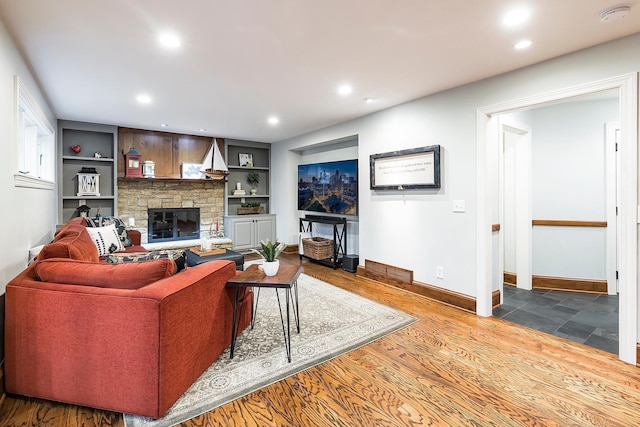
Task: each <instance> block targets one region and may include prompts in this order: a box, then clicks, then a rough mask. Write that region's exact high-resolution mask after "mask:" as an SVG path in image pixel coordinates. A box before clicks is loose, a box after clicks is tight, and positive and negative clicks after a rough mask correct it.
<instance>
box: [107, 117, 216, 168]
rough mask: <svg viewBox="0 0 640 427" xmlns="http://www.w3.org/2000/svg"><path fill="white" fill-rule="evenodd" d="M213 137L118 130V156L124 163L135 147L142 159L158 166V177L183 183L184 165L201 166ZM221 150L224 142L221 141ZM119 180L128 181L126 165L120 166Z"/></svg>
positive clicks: (139, 130)
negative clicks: (122, 178) (181, 180)
mask: <svg viewBox="0 0 640 427" xmlns="http://www.w3.org/2000/svg"><path fill="white" fill-rule="evenodd" d="M212 142H213V138H212V137H210V136H196V135H184V134H176V133H170V132H157V131H149V130H143V129H131V128H119V129H118V155H119V156H120V158H121V159H124V154H125V153H126V152H127V151H129V148H131V147H134V148H135V149H136V150H137V151H139V152H140V154H141V155H142V160H143V161H144V160H151V161H153V162H154V163H155V177H156V178H160V179H181V178H182V170H181V168H182V165H183V164H184V163H201V162H202V160H203V159H204V158H205V156H206V154H207V151H209V148H210V147H211V143H212ZM217 142H218V148H222V147H223V144H224V140H223V139H221V138H217ZM118 176H119V177H124V176H125V171H124V162H121V163H120V164H119V166H118Z"/></svg>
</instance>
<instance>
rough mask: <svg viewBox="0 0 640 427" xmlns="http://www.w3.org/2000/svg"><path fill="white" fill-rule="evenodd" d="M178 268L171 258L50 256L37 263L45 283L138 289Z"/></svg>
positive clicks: (169, 274) (39, 273)
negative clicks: (104, 260) (126, 260)
mask: <svg viewBox="0 0 640 427" xmlns="http://www.w3.org/2000/svg"><path fill="white" fill-rule="evenodd" d="M175 269H176V264H175V263H174V262H173V261H172V260H170V259H168V258H162V259H155V260H153V261H143V262H135V263H127V264H108V263H96V262H90V261H76V260H73V259H68V258H49V259H45V260H42V261H40V262H38V264H36V266H35V271H36V274H37V275H38V277H39V278H40V280H41V281H43V282H51V283H64V284H69V285H85V286H96V287H100V288H115V289H138V288H141V287H143V286H146V285H148V284H151V283H153V282H157V281H158V280H160V279H164V278H165V277H169V276H171V275H172V274H173V273H174V272H175Z"/></svg>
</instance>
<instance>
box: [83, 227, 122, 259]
mask: <svg viewBox="0 0 640 427" xmlns="http://www.w3.org/2000/svg"><path fill="white" fill-rule="evenodd" d="M87 231H88V232H89V236H91V240H93V243H95V244H96V247H97V248H98V255H99V256H105V255H109V254H111V253H114V252H119V251H123V250H124V246H123V244H122V241H121V240H120V236H118V230H116V226H115V225H114V224H111V225H107V226H104V227H87Z"/></svg>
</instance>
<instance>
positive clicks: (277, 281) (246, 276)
mask: <svg viewBox="0 0 640 427" xmlns="http://www.w3.org/2000/svg"><path fill="white" fill-rule="evenodd" d="M302 271H303V269H302V267H301V266H299V265H286V264H280V268H279V269H278V274H276V275H275V276H267V275H265V274H264V272H263V271H262V270H261V269H259V268H258V265H257V264H253V265H250V266H249V268H247V269H246V270H245V271H243V272H242V273H240V274H238V275H236V276H235V277H233V278H232V279H231V280H229V281H228V282H227V286H231V287H234V288H235V298H234V301H233V321H232V322H231V350H230V358H231V359H233V355H234V352H235V347H236V338H237V337H238V324H239V322H240V318H241V317H242V310H243V308H244V307H243V305H244V304H239V302H240V301H244V296H245V294H246V290H247V288H248V287H250V288H257V294H256V301H255V303H254V304H253V312H252V317H251V328H252V329H253V325H254V322H255V315H256V312H257V309H258V298H259V296H260V289H261V288H272V289H275V291H276V297H277V299H278V310H280V320H281V322H282V333H283V334H284V344H285V348H286V350H287V360H288V361H289V362H291V326H290V314H289V313H290V309H289V306H290V305H292V306H293V315H294V318H295V322H296V330H297V331H298V333H300V315H299V309H298V277H300V274H302ZM279 289H284V290H285V301H286V303H285V305H286V312H287V324H286V325H285V322H284V315H283V313H282V305H281V303H280V294H279V293H278V290H279ZM241 290H242V292H241ZM290 299H291V300H292V302H291V303H290V301H289V300H290ZM238 305H240V307H238Z"/></svg>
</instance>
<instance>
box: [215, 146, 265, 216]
mask: <svg viewBox="0 0 640 427" xmlns="http://www.w3.org/2000/svg"><path fill="white" fill-rule="evenodd" d="M224 152H225V162H226V163H227V168H228V169H229V175H228V177H227V183H226V185H225V199H226V200H225V201H226V203H225V215H236V214H238V208H241V207H242V204H243V203H252V202H253V203H259V204H260V207H262V208H263V211H264V213H265V214H268V213H269V212H270V202H269V201H270V182H269V181H270V173H269V172H270V170H269V169H270V163H271V144H265V143H262V142H250V141H238V140H233V139H227V140H225V150H224ZM241 156H242V158H243V159H246V158H249V159H251V163H250V164H249V165H245V166H241V163H240V157H241ZM251 172H253V173H256V174H257V175H258V177H259V179H260V182H259V183H258V184H257V185H255V186H252V185H251V184H249V183H248V182H247V176H248V175H249V173H251ZM238 183H239V184H240V186H241V188H242V189H243V190H245V193H246V194H244V195H234V194H233V193H234V190H236V189H237V186H238ZM252 187H255V189H256V192H255V194H251V189H252Z"/></svg>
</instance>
